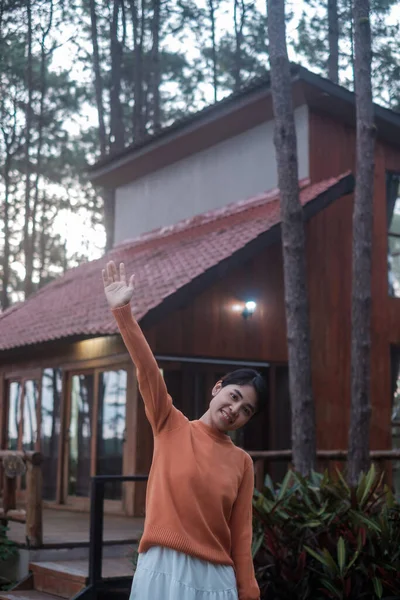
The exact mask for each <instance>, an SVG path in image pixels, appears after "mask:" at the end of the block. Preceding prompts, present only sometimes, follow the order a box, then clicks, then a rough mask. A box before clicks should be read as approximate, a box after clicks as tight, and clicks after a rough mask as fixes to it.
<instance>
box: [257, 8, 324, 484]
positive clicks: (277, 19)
mask: <svg viewBox="0 0 400 600" xmlns="http://www.w3.org/2000/svg"><path fill="white" fill-rule="evenodd" d="M268 34H269V52H270V74H271V91H272V101H273V109H274V116H275V138H274V142H275V149H276V160H277V169H278V183H279V189H280V196H281V222H282V252H283V265H284V282H285V306H286V326H287V342H288V355H289V390H290V400H291V411H292V450H293V460H294V467H295V469H296V470H297V471H299V472H300V473H301V474H303V475H306V474H308V473H310V471H311V470H312V469H313V468H314V465H315V456H316V449H315V414H314V402H313V394H312V386H311V358H310V326H309V311H308V292H307V275H306V258H305V232H304V223H303V212H302V208H301V205H300V201H299V183H298V165H297V141H296V129H295V122H294V114H293V105H292V93H291V76H290V64H289V59H288V54H287V46H286V27H285V3H284V0H268Z"/></svg>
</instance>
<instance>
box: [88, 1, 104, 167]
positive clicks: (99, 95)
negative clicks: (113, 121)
mask: <svg viewBox="0 0 400 600" xmlns="http://www.w3.org/2000/svg"><path fill="white" fill-rule="evenodd" d="M90 23H91V37H92V49H93V72H94V88H95V92H96V105H97V118H98V121H99V141H100V156H101V158H104V157H105V155H106V154H107V136H106V128H105V124H104V103H103V78H102V76H101V71H100V56H99V43H98V39H97V14H96V0H90Z"/></svg>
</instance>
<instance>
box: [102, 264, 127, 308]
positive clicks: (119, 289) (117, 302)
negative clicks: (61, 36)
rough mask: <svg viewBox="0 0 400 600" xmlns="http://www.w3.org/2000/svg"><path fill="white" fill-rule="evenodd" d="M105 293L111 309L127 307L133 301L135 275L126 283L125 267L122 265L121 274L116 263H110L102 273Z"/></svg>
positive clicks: (120, 267) (120, 266)
mask: <svg viewBox="0 0 400 600" xmlns="http://www.w3.org/2000/svg"><path fill="white" fill-rule="evenodd" d="M102 273H103V284H104V293H105V295H106V298H107V302H108V304H109V305H110V308H119V307H120V306H125V304H128V303H129V302H130V301H131V300H132V296H133V291H134V286H133V280H134V277H135V276H134V275H132V276H131V277H130V279H129V282H128V283H126V275H125V265H124V263H120V265H119V272H118V269H117V267H116V266H115V263H114V262H113V261H110V262H109V263H107V266H106V268H105V269H103V271H102Z"/></svg>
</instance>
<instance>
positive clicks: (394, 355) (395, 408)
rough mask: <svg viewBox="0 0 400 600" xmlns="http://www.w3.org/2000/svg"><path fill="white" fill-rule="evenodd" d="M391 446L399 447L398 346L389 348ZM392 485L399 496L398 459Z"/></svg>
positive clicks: (399, 355)
mask: <svg viewBox="0 0 400 600" xmlns="http://www.w3.org/2000/svg"><path fill="white" fill-rule="evenodd" d="M391 387H392V390H391V393H392V448H393V449H396V450H398V449H400V347H392V349H391ZM393 487H394V490H395V494H396V496H397V497H399V496H400V461H393Z"/></svg>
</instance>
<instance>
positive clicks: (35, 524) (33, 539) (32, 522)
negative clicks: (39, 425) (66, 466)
mask: <svg viewBox="0 0 400 600" xmlns="http://www.w3.org/2000/svg"><path fill="white" fill-rule="evenodd" d="M42 493H43V477H42V468H41V464H40V461H39V460H38V461H36V460H32V461H31V460H27V461H26V538H27V542H28V544H29V545H30V546H31V547H33V548H38V547H40V546H42V544H43V518H42V514H43V510H42V509H43V506H42Z"/></svg>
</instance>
